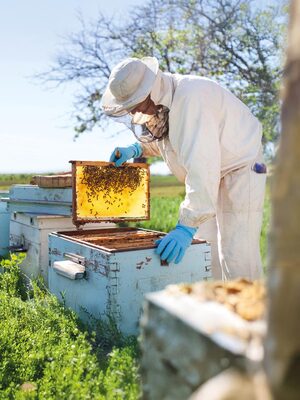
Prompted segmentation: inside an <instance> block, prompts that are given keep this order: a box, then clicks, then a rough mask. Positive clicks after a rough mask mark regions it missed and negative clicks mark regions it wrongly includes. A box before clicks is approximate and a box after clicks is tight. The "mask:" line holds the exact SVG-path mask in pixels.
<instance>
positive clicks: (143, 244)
mask: <svg viewBox="0 0 300 400" xmlns="http://www.w3.org/2000/svg"><path fill="white" fill-rule="evenodd" d="M72 176H73V221H74V224H76V225H77V226H80V225H82V224H85V223H86V222H98V221H111V222H112V221H113V222H120V221H121V222H125V221H134V220H146V219H149V216H150V201H149V167H148V165H146V164H126V165H124V166H122V167H120V168H116V167H114V165H113V164H112V163H103V162H91V161H72ZM164 235H165V233H163V232H156V231H152V230H144V229H138V228H113V229H110V230H109V231H108V230H94V231H93V230H92V231H89V232H84V233H82V232H80V231H74V232H56V233H52V234H50V236H49V251H50V268H49V289H50V291H51V292H52V293H54V294H55V295H57V296H58V297H59V298H62V293H63V298H64V301H65V303H66V305H67V306H69V307H71V308H73V309H74V310H75V311H76V312H77V313H78V314H79V315H80V316H81V317H82V318H83V319H87V318H88V317H89V315H92V316H93V317H95V318H105V317H107V316H108V315H109V316H110V317H113V318H114V320H115V321H116V323H117V324H118V326H119V328H120V329H121V330H122V331H123V332H124V333H126V334H132V333H133V334H136V333H137V332H138V321H139V316H140V313H141V307H142V303H143V297H144V295H145V294H146V293H148V292H153V291H157V290H161V289H163V288H164V287H165V286H166V285H168V284H170V283H178V282H194V281H197V280H201V279H208V278H209V277H210V276H211V272H210V260H211V257H210V245H209V244H208V243H206V242H204V241H197V240H195V241H194V242H193V244H192V246H190V248H189V249H188V250H187V252H186V254H185V257H184V259H183V261H182V262H181V263H180V264H178V265H175V264H173V263H171V264H168V263H166V262H161V260H160V257H159V256H158V255H157V254H155V248H156V244H155V241H156V240H157V239H159V238H161V237H163V236H164Z"/></svg>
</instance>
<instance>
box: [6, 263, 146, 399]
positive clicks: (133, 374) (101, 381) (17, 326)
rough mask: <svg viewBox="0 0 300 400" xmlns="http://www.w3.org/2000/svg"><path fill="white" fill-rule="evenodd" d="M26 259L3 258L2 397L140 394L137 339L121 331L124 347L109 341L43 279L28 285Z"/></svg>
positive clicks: (124, 396)
mask: <svg viewBox="0 0 300 400" xmlns="http://www.w3.org/2000/svg"><path fill="white" fill-rule="evenodd" d="M21 261H22V257H21V256H12V257H11V259H10V260H3V261H1V263H0V265H1V267H2V271H3V272H2V274H0V331H1V335H0V354H1V358H0V399H60V400H64V399H68V400H69V399H74V400H75V399H80V400H81V399H101V400H102V399H132V400H133V399H137V398H138V397H139V391H140V388H139V383H138V381H139V378H138V370H137V364H136V357H137V354H136V343H135V342H134V341H133V340H129V339H126V338H123V337H121V336H119V345H120V347H118V348H116V347H112V343H111V342H109V340H108V338H107V339H106V341H105V346H103V343H102V342H99V339H100V337H101V338H102V340H103V337H102V336H101V331H100V330H99V327H98V328H97V327H96V330H94V331H93V332H91V331H89V330H87V329H86V327H85V326H84V325H83V324H82V323H81V322H80V321H79V320H78V318H77V317H76V315H75V313H73V312H72V311H70V310H68V309H66V308H65V307H64V306H63V305H62V304H60V303H59V302H58V300H57V299H56V298H55V297H54V296H52V295H50V294H49V293H47V292H46V291H44V290H42V289H41V288H40V287H39V285H38V284H36V283H34V282H33V283H32V287H31V288H30V289H29V288H27V287H26V285H25V284H24V282H23V281H22V274H21V273H20V269H19V265H20V263H21ZM104 325H105V324H104V323H102V333H103V332H104V331H105V328H104ZM97 329H98V332H97ZM99 346H100V347H101V346H102V347H101V351H98V352H97V351H94V350H95V349H96V348H97V347H99Z"/></svg>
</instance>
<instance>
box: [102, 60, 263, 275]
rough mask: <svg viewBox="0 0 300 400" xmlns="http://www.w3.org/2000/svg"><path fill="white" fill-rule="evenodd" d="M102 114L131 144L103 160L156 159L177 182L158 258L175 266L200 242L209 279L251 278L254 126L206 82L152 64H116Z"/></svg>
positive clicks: (256, 155) (255, 251)
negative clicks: (173, 219)
mask: <svg viewBox="0 0 300 400" xmlns="http://www.w3.org/2000/svg"><path fill="white" fill-rule="evenodd" d="M102 107H103V110H104V112H105V113H106V114H107V115H109V116H112V117H115V118H116V120H123V122H125V123H127V124H128V126H130V128H131V129H132V130H133V132H134V134H135V136H136V138H137V139H138V141H137V142H135V143H133V144H132V145H131V146H128V147H117V148H116V149H115V150H114V151H113V153H112V155H111V158H110V161H113V162H115V165H116V166H120V165H121V164H122V163H124V162H125V161H127V160H129V159H131V158H133V157H140V156H145V157H149V156H162V157H163V159H164V161H165V162H166V164H167V165H168V167H169V168H170V170H171V172H172V173H173V174H174V175H175V176H176V177H177V178H178V179H179V181H181V182H184V183H185V189H186V195H185V199H184V200H183V202H182V203H181V205H180V209H179V216H178V223H177V225H176V226H175V227H174V229H173V230H172V231H171V232H169V233H168V234H167V235H166V236H165V237H164V238H163V239H162V240H160V241H159V242H158V247H157V249H156V252H157V254H159V255H160V257H161V259H163V260H167V261H168V262H175V263H178V262H180V261H181V259H182V257H183V256H184V253H185V251H186V249H187V248H188V247H189V246H190V245H191V242H192V239H193V238H202V239H205V240H207V241H209V242H210V243H211V246H212V275H213V277H214V278H215V279H234V278H237V277H245V278H249V279H256V278H259V277H260V276H261V273H262V265H261V257H260V250H259V239H260V232H261V224H262V212H263V201H264V192H265V180H266V168H265V165H264V164H263V155H262V147H261V137H262V127H261V124H260V122H259V121H258V120H257V119H256V118H255V117H254V116H253V115H252V114H251V112H250V110H249V109H248V107H246V105H244V104H243V103H242V102H241V101H240V100H239V99H238V98H236V97H235V96H234V95H233V94H232V93H230V92H229V91H228V90H226V89H225V88H223V87H222V86H220V85H219V84H218V83H216V82H214V81H212V80H210V79H207V78H203V77H200V76H194V75H179V74H170V73H166V72H162V71H161V70H160V69H159V65H158V61H157V59H156V58H154V57H144V58H141V59H137V58H128V59H125V60H123V61H122V62H121V63H119V64H118V65H117V66H116V67H115V68H114V69H113V70H112V72H111V75H110V77H109V82H108V85H107V88H106V90H105V92H104V94H103V97H102ZM126 121H127V122H126ZM117 150H119V154H118V156H121V157H120V158H117ZM195 262H197V260H195Z"/></svg>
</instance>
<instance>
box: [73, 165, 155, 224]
mask: <svg viewBox="0 0 300 400" xmlns="http://www.w3.org/2000/svg"><path fill="white" fill-rule="evenodd" d="M70 162H71V163H72V181H73V182H72V187H73V223H74V224H75V225H82V224H85V223H90V222H99V221H111V222H120V221H139V220H148V219H149V218H150V200H149V197H150V196H149V193H150V192H149V180H150V179H149V166H148V165H147V164H140V163H127V164H125V165H124V166H121V167H118V168H117V167H115V166H114V164H113V163H108V162H102V161H70Z"/></svg>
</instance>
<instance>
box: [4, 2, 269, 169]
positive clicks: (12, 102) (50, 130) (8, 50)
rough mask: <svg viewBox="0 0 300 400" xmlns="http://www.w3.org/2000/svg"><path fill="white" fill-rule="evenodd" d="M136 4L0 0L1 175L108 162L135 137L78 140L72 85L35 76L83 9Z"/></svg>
mask: <svg viewBox="0 0 300 400" xmlns="http://www.w3.org/2000/svg"><path fill="white" fill-rule="evenodd" d="M273 1H275V0H273ZM263 2H264V3H266V2H268V3H270V2H271V0H264V1H263ZM135 4H141V0H42V1H41V0H1V1H0V27H1V28H0V32H1V35H0V173H10V172H34V173H39V172H59V171H68V170H69V169H70V167H69V163H68V161H69V160H108V158H109V155H110V153H111V151H112V150H113V149H114V147H115V146H124V145H128V144H130V143H132V141H134V139H133V137H132V135H131V134H126V133H124V134H122V135H120V136H118V137H117V138H109V136H110V133H109V132H107V134H106V135H103V133H102V131H100V129H95V130H94V131H93V132H91V133H86V134H83V135H82V136H81V137H80V138H79V139H77V140H76V141H75V142H74V141H73V137H74V130H73V128H72V125H71V119H70V116H69V112H70V111H71V110H72V101H73V99H72V89H71V88H69V87H61V88H59V89H55V90H51V91H49V90H46V89H45V88H44V87H42V86H41V85H38V84H36V83H34V82H33V79H32V78H31V77H32V76H33V75H34V74H35V73H37V72H41V71H45V70H46V69H47V68H48V67H49V65H50V63H51V61H52V60H53V59H54V57H55V54H56V53H57V52H58V50H59V49H60V46H61V44H62V37H63V36H64V35H67V34H68V33H71V32H76V31H77V30H78V29H79V28H80V24H79V21H78V18H77V15H78V12H79V11H80V12H81V13H82V14H83V17H84V18H85V19H92V18H94V17H95V16H96V15H97V13H98V11H99V10H100V11H102V12H104V13H105V14H107V15H111V14H112V13H127V12H129V10H130V7H133V6H134V5H135ZM159 168H160V169H164V170H165V168H164V167H162V165H160V166H159Z"/></svg>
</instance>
